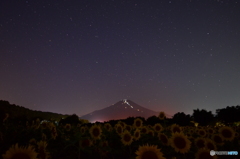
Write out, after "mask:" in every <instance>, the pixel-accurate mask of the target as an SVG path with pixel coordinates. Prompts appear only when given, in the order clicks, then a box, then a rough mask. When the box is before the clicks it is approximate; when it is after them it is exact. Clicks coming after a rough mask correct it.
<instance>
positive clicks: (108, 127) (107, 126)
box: [104, 123, 112, 131]
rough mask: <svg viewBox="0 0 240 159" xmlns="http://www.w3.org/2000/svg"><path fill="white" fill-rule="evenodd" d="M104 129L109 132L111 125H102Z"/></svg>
mask: <svg viewBox="0 0 240 159" xmlns="http://www.w3.org/2000/svg"><path fill="white" fill-rule="evenodd" d="M104 128H105V129H106V130H107V131H111V130H112V125H111V124H109V123H106V124H104Z"/></svg>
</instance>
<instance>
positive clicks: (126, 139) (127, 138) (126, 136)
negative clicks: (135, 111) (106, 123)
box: [121, 130, 133, 145]
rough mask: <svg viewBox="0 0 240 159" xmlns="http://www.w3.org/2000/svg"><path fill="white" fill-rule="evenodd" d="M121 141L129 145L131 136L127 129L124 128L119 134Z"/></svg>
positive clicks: (131, 139)
mask: <svg viewBox="0 0 240 159" xmlns="http://www.w3.org/2000/svg"><path fill="white" fill-rule="evenodd" d="M121 141H122V143H123V144H124V145H131V143H132V141H133V137H132V135H131V134H130V132H129V131H127V130H125V131H124V132H123V133H122V135H121Z"/></svg>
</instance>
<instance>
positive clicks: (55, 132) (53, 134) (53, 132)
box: [51, 126, 58, 140]
mask: <svg viewBox="0 0 240 159" xmlns="http://www.w3.org/2000/svg"><path fill="white" fill-rule="evenodd" d="M51 135H52V138H53V139H54V140H55V139H56V137H57V136H58V134H57V129H56V127H55V126H54V127H52V128H51Z"/></svg>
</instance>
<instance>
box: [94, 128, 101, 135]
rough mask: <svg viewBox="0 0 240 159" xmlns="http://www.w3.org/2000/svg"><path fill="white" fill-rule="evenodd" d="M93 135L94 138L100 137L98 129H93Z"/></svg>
mask: <svg viewBox="0 0 240 159" xmlns="http://www.w3.org/2000/svg"><path fill="white" fill-rule="evenodd" d="M93 135H94V136H99V135H100V130H99V129H98V128H95V129H93Z"/></svg>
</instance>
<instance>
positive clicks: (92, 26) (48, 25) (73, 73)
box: [0, 0, 240, 116]
mask: <svg viewBox="0 0 240 159" xmlns="http://www.w3.org/2000/svg"><path fill="white" fill-rule="evenodd" d="M0 99H1V100H7V101H9V102H10V103H11V104H16V105H20V106H24V107H27V108H29V109H33V110H41V111H48V112H56V113H61V114H74V113H75V114H77V115H78V116H82V115H85V114H87V113H90V112H92V111H95V110H96V109H102V108H105V107H107V106H110V105H112V104H115V103H116V102H118V101H120V100H122V99H130V100H132V101H133V102H135V103H137V104H139V105H141V106H144V107H146V108H149V109H151V110H155V111H165V112H166V113H167V114H170V115H174V114H175V113H177V112H185V113H186V114H192V113H193V109H197V108H199V109H206V110H208V111H212V112H213V113H214V114H215V110H216V109H220V108H224V107H226V106H236V105H240V1H238V0H170V1H169V0H149V1H146V0H27V1H26V0H17V1H16V0H1V2H0Z"/></svg>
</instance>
